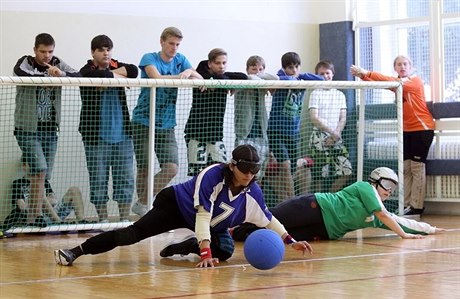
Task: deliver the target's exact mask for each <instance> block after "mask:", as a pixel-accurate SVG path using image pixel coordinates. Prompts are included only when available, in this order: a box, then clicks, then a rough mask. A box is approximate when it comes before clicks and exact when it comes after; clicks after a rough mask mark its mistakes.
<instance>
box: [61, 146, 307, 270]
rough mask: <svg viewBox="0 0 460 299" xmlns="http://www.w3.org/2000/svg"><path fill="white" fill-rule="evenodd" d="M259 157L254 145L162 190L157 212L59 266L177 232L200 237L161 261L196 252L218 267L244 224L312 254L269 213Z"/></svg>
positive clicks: (71, 252) (85, 246) (70, 254)
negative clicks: (235, 231)
mask: <svg viewBox="0 0 460 299" xmlns="http://www.w3.org/2000/svg"><path fill="white" fill-rule="evenodd" d="M259 161H260V159H259V155H258V154H257V151H256V149H255V148H254V147H253V146H251V145H240V146H238V147H236V148H235V149H234V150H233V152H232V160H231V162H230V163H219V164H213V165H211V166H209V167H207V168H205V169H204V170H203V171H201V172H200V173H199V174H198V175H197V176H195V177H193V178H192V179H190V180H188V181H186V182H184V183H181V184H177V185H174V186H170V187H167V188H165V189H163V190H162V191H160V192H159V193H158V195H157V197H156V199H155V202H154V203H153V208H152V209H151V210H150V211H149V212H148V213H147V214H146V215H145V216H143V217H142V218H141V219H139V220H138V221H136V222H135V223H134V224H132V225H131V226H129V227H126V228H122V229H118V230H114V231H109V232H104V233H102V234H99V235H97V236H94V237H92V238H89V239H88V240H86V241H85V242H83V243H82V244H81V245H79V246H77V247H75V248H72V249H58V250H55V252H54V254H55V259H56V262H57V263H58V264H60V265H64V266H70V265H72V263H73V262H74V261H75V259H77V258H78V257H79V256H81V255H86V254H98V253H103V252H107V251H109V250H112V249H114V248H115V247H118V246H123V245H131V244H134V243H137V242H139V241H141V240H143V239H146V238H148V237H152V236H155V235H158V234H161V233H164V232H167V231H169V230H172V229H178V228H188V229H190V230H193V231H194V232H195V236H194V237H193V238H187V239H186V240H184V241H183V242H180V243H178V244H170V245H168V246H167V247H165V248H164V249H163V250H162V251H161V252H160V255H161V256H162V257H167V256H171V255H174V254H181V255H186V254H189V253H195V254H197V255H199V256H200V258H201V261H200V262H199V263H198V264H197V267H213V266H214V265H215V264H216V263H218V262H219V260H227V259H228V258H230V257H231V256H232V254H233V251H234V244H233V241H232V239H231V237H230V235H229V233H228V228H230V227H233V226H236V225H239V224H241V223H243V222H249V223H253V224H255V225H257V226H259V227H267V228H270V229H272V230H274V231H275V232H277V233H278V234H279V235H280V236H281V238H283V240H284V242H285V243H286V244H290V245H292V247H293V248H294V249H296V250H299V251H302V252H305V251H308V252H310V253H311V252H312V248H311V246H310V244H308V243H307V242H305V241H299V242H298V241H295V240H294V239H293V238H292V237H291V236H290V235H289V234H288V232H287V231H286V230H285V229H284V227H283V225H281V223H280V222H279V221H278V220H277V219H276V218H275V217H273V215H272V214H271V212H270V211H269V210H268V209H267V207H266V205H265V201H264V197H263V193H262V190H261V189H260V187H259V185H258V184H257V183H256V182H255V175H256V174H257V172H258V171H259V170H260V163H259Z"/></svg>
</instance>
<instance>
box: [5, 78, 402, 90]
mask: <svg viewBox="0 0 460 299" xmlns="http://www.w3.org/2000/svg"><path fill="white" fill-rule="evenodd" d="M37 84H40V85H44V86H106V87H107V86H114V87H115V86H130V87H177V88H186V87H189V88H190V87H202V86H206V87H212V88H229V87H231V88H260V87H266V88H305V89H316V88H338V89H364V88H397V87H399V86H400V83H399V82H376V81H372V82H371V81H365V82H364V81H298V80H292V81H291V80H197V79H119V78H117V79H109V78H76V77H59V78H57V77H16V76H0V85H37Z"/></svg>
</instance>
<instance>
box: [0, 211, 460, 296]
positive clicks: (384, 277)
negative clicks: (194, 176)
mask: <svg viewBox="0 0 460 299" xmlns="http://www.w3.org/2000/svg"><path fill="white" fill-rule="evenodd" d="M422 220H423V221H426V222H429V223H431V224H433V225H436V226H438V227H444V228H447V229H449V231H448V232H445V233H442V234H438V235H431V236H427V237H426V238H424V239H421V240H403V239H400V238H399V237H397V236H396V235H394V234H392V233H391V232H390V231H385V230H379V229H366V230H364V231H359V232H355V233H351V234H348V235H346V237H345V238H344V239H343V240H340V241H321V242H312V245H313V247H314V250H315V252H314V254H313V255H312V256H305V257H302V255H301V254H300V253H298V252H296V251H294V250H293V249H292V248H286V256H285V258H284V260H283V261H282V262H281V264H280V265H278V266H277V267H275V268H274V269H271V270H267V271H261V270H256V269H254V268H253V267H251V266H249V265H248V264H247V262H246V261H245V259H244V256H243V249H242V247H243V245H242V243H237V247H236V251H235V254H234V256H233V257H232V258H231V259H230V260H229V261H227V262H222V263H220V264H219V265H218V266H217V267H216V268H214V269H209V268H208V269H197V268H194V265H195V264H196V263H197V262H198V256H190V255H189V256H186V257H182V258H181V257H177V258H176V257H174V258H161V257H160V256H159V251H160V250H161V248H162V247H163V246H164V245H165V244H167V243H168V242H170V241H171V240H173V239H181V238H183V237H184V236H186V235H188V234H189V232H188V231H185V230H176V231H175V232H174V233H165V234H163V235H160V236H156V237H153V238H150V239H147V240H144V241H143V242H141V243H139V244H135V245H132V246H127V247H123V248H116V249H115V250H113V251H111V252H108V253H104V254H100V255H96V256H83V257H80V258H79V259H78V260H77V261H76V262H75V264H74V265H73V266H72V267H63V266H58V265H56V264H55V262H54V257H53V250H54V249H57V248H69V247H73V246H76V245H78V244H80V243H81V242H83V241H84V240H85V239H86V238H88V237H90V236H92V235H94V234H95V233H80V234H79V233H69V234H47V235H29V234H22V235H18V236H17V237H15V238H7V239H2V240H0V253H1V254H0V298H48V299H52V298H265V299H268V298H373V299H375V298H401V299H402V298H417V299H424V298H460V216H449V217H447V216H424V217H423V219H422Z"/></svg>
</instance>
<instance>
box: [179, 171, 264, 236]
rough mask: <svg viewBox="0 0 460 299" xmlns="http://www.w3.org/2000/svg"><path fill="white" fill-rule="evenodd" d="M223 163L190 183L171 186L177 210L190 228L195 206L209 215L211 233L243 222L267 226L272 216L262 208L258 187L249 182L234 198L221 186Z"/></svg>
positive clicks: (195, 211)
mask: <svg viewBox="0 0 460 299" xmlns="http://www.w3.org/2000/svg"><path fill="white" fill-rule="evenodd" d="M224 168H225V164H214V165H211V166H209V167H207V168H205V169H204V170H203V171H201V172H200V173H199V174H198V175H197V176H195V177H193V178H192V179H191V180H189V181H187V182H185V183H182V184H178V185H175V186H174V190H175V192H176V199H177V204H178V206H179V210H180V211H181V213H182V215H183V216H184V218H185V220H186V221H187V223H188V224H189V225H190V227H195V219H196V213H197V211H198V210H197V209H198V206H203V207H204V209H206V211H208V212H210V213H211V214H212V218H211V228H210V229H211V231H215V232H218V231H224V230H226V229H228V228H229V227H234V226H236V225H239V224H241V223H243V222H249V223H253V224H255V225H257V226H259V227H266V226H267V225H268V223H269V222H270V221H271V219H272V214H271V212H270V211H269V210H268V208H267V206H266V205H265V201H264V196H263V193H262V190H261V189H260V187H259V185H258V184H257V183H255V182H253V183H251V184H250V185H249V186H248V187H246V188H245V189H244V190H243V191H241V192H240V193H239V194H237V195H235V196H233V195H232V193H231V191H230V189H229V187H228V186H227V185H226V184H225V183H224Z"/></svg>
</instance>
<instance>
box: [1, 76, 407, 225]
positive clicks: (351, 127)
mask: <svg viewBox="0 0 460 299" xmlns="http://www.w3.org/2000/svg"><path fill="white" fill-rule="evenodd" d="M34 86H36V87H39V88H40V89H43V90H47V89H49V90H48V91H49V92H53V90H54V89H56V88H57V89H60V90H61V99H60V100H61V101H60V102H61V103H60V104H61V106H60V108H59V109H60V110H61V111H60V112H61V113H60V114H61V116H60V119H61V121H60V125H59V131H58V140H57V149H56V155H55V161H54V167H53V171H52V175H50V180H49V182H50V185H51V186H52V190H53V191H54V197H55V201H56V202H57V203H59V202H60V201H62V198H63V197H64V195H65V194H66V192H67V191H68V189H69V188H70V187H77V188H78V189H79V190H80V191H81V194H82V201H83V207H84V208H83V211H84V212H83V217H81V215H79V216H77V213H76V212H75V209H72V207H67V208H69V210H68V211H67V212H68V213H69V214H68V215H67V216H66V217H64V218H63V219H61V220H59V221H57V220H54V221H53V219H51V220H49V222H48V225H47V226H46V227H33V226H28V225H27V223H24V221H23V222H20V221H19V222H18V223H15V224H14V225H12V226H9V227H8V228H7V229H8V231H9V232H12V233H27V232H53V231H74V230H78V231H80V230H93V229H103V230H106V229H115V228H121V227H125V226H127V225H130V223H132V221H135V220H136V219H138V216H137V215H135V214H134V213H132V212H131V211H130V215H129V221H121V219H120V215H121V212H120V210H119V208H120V206H121V205H120V204H119V202H117V198H115V197H117V196H118V195H117V194H119V193H117V192H119V188H118V187H117V186H116V185H117V184H118V183H117V182H118V181H119V180H118V179H119V178H118V177H117V176H116V175H115V172H114V167H115V166H114V165H117V164H116V163H115V162H117V161H116V159H115V161H112V162H113V163H114V165H111V166H112V169H111V172H109V173H107V175H108V177H107V179H106V184H105V185H103V186H102V187H101V188H103V189H104V190H103V191H104V196H106V198H107V211H108V221H104V222H100V219H101V218H100V217H98V211H97V209H95V205H94V203H93V202H91V200H90V199H91V198H93V196H94V192H97V191H100V190H98V189H97V188H94V184H93V189H92V188H91V186H90V176H89V174H88V167H91V165H89V164H88V156H87V155H88V152H87V148H85V146H84V145H83V140H82V136H81V134H80V132H79V122H80V113H82V110H81V108H82V104H81V93H80V90H81V89H80V88H81V87H94V88H95V90H98V91H104V90H110V89H111V88H117V87H121V88H123V89H124V90H125V93H126V102H127V106H128V110H129V115H130V118H131V120H132V118H133V113H134V112H133V111H134V109H135V107H136V105H137V103H138V99H139V95H140V93H141V89H142V88H150V106H149V110H148V112H147V113H148V116H149V123H150V124H155V123H157V124H158V121H160V120H157V119H155V115H157V116H158V115H160V116H162V114H161V113H162V112H161V111H162V110H161V109H163V108H164V107H162V106H161V105H155V104H154V103H156V102H157V100H158V97H159V93H158V92H157V90H158V89H159V88H167V91H168V92H174V93H177V97H176V101H175V103H174V104H175V108H176V109H175V114H174V115H175V117H174V119H175V124H174V126H173V127H174V137H175V139H176V141H177V155H178V159H179V160H178V162H179V163H178V165H177V174H176V175H174V176H173V178H172V179H171V180H169V181H168V182H167V183H166V184H165V185H171V184H176V183H180V182H184V181H186V180H187V179H189V178H190V176H189V174H190V169H189V163H190V161H189V160H190V153H188V149H187V142H186V140H185V139H186V138H187V136H188V135H186V134H185V133H184V132H185V128H186V124H187V121H188V120H189V118H190V111H191V109H192V106H193V105H195V103H194V102H193V99H194V92H195V95H197V92H205V93H206V92H207V93H208V94H210V96H209V97H207V98H206V97H205V100H207V101H209V103H205V105H204V106H203V107H205V108H206V110H203V111H202V114H203V115H201V123H200V125H199V126H198V127H197V126H195V130H198V131H199V133H200V134H201V135H200V136H207V134H213V132H214V131H213V130H215V128H210V127H209V125H210V124H211V122H212V121H209V119H210V118H213V117H218V118H219V119H220V118H221V119H222V122H223V123H222V129H223V132H222V140H221V141H222V145H223V147H222V148H225V154H226V155H225V157H226V159H227V160H226V162H229V159H230V158H231V151H232V150H233V148H234V147H235V146H236V145H237V144H238V143H244V142H249V143H251V142H252V144H255V145H257V146H261V144H259V143H258V142H259V141H260V142H261V143H264V142H266V140H262V139H260V138H259V137H257V136H256V135H257V134H262V133H263V134H262V135H260V136H265V135H264V134H265V133H266V132H261V130H262V131H263V130H266V129H267V128H266V127H265V126H264V124H263V123H264V120H262V121H261V122H259V123H258V124H256V125H254V123H255V122H253V121H252V120H251V121H250V120H249V119H248V117H249V118H251V117H253V118H259V119H260V118H261V117H262V115H260V113H266V115H265V116H264V117H265V121H266V122H270V121H271V120H270V118H271V117H273V116H272V115H270V114H271V112H274V109H278V108H279V107H274V106H273V105H274V103H273V97H276V96H279V95H280V94H283V96H287V95H289V96H292V97H293V96H297V94H298V95H299V96H301V97H302V98H301V99H298V101H297V103H294V104H293V105H294V106H295V107H294V106H289V105H288V106H289V107H288V106H286V107H282V108H283V109H282V110H283V111H284V112H283V113H287V114H289V113H291V114H292V115H289V116H293V115H294V114H295V113H297V114H298V115H297V116H298V117H299V118H300V127H299V129H300V140H298V144H297V148H298V153H297V156H296V157H294V158H292V160H291V161H290V162H291V164H292V167H291V173H290V174H291V178H292V182H293V184H292V187H293V188H294V189H293V191H294V194H298V193H300V192H319V191H323V192H326V191H329V190H330V188H331V186H333V185H334V183H335V182H336V179H337V178H338V177H340V174H338V173H343V171H344V170H343V169H345V168H348V164H346V163H345V162H346V161H345V162H344V161H342V160H340V159H338V158H337V157H342V156H344V157H346V159H345V160H348V163H349V164H350V165H351V174H350V175H349V176H347V180H346V182H345V183H344V184H349V183H352V182H354V181H356V180H367V176H368V174H369V173H370V171H371V170H372V169H373V168H376V167H380V166H388V167H391V168H393V169H394V170H395V171H396V172H397V173H398V176H399V177H400V184H399V190H398V192H395V194H393V195H392V197H391V199H390V201H389V202H390V205H389V206H388V209H389V210H391V211H394V212H398V211H399V212H402V209H403V198H402V196H403V194H404V192H403V179H402V175H403V170H402V165H403V161H402V144H403V143H402V87H401V85H400V84H399V83H398V82H361V81H329V82H326V81H324V82H323V81H272V80H179V79H159V80H153V79H107V78H66V77H64V78H53V77H40V78H32V77H0V100H1V102H2V104H1V110H0V115H1V118H0V121H1V122H2V126H1V128H0V139H1V149H0V152H1V156H2V161H1V162H0V223H2V222H4V221H5V220H6V218H8V216H9V215H10V214H11V212H12V210H13V209H14V208H15V205H16V204H17V200H15V202H14V204H15V205H13V198H12V197H13V191H12V189H11V188H12V184H13V182H14V181H15V180H18V179H20V178H22V177H25V176H26V173H24V169H23V168H22V164H23V163H22V162H21V156H22V150H21V147H20V146H19V145H18V140H17V136H15V135H14V132H15V113H16V114H17V113H18V110H17V109H16V108H17V107H16V93H17V90H18V88H17V87H34ZM331 89H337V90H340V91H345V95H346V96H345V98H346V104H347V107H346V108H347V112H346V116H347V119H346V126H345V129H344V130H343V132H342V136H341V137H342V140H343V145H344V146H345V147H344V149H345V152H343V151H344V149H343V148H340V151H342V152H341V153H340V154H337V153H336V152H337V150H335V152H334V153H333V154H332V151H331V153H328V154H326V156H324V155H323V154H318V153H317V152H314V150H313V143H312V140H313V139H315V138H316V137H317V136H319V135H315V136H313V131H312V130H313V127H314V126H313V125H312V123H311V120H310V113H309V104H310V97H311V94H312V92H313V91H314V90H331ZM389 89H393V90H395V91H396V92H395V93H394V95H393V93H392V92H391V91H389ZM222 90H223V91H225V92H214V93H213V91H222ZM253 91H256V92H253ZM277 93H278V94H277ZM382 93H388V94H390V95H391V96H390V97H393V99H394V100H393V102H392V103H388V102H387V103H383V104H382V103H380V102H379V101H378V100H377V99H378V97H380V96H381V94H382ZM212 94H215V98H213V96H212ZM222 94H225V97H222ZM261 96H262V98H261ZM160 97H161V95H160ZM387 97H388V95H387ZM370 99H372V100H371V101H370ZM158 101H159V102H158V103H160V102H161V98H160V99H159V100H158ZM31 103H32V104H31V105H32V106H31V107H30V109H32V108H33V109H36V108H37V107H39V108H40V109H42V108H44V107H40V106H37V105H39V104H37V103H36V101H35V99H31ZM255 103H258V104H255ZM395 103H396V104H395ZM254 105H263V107H260V106H254ZM286 105H287V104H286ZM222 106H223V107H224V108H223V110H222ZM254 107H257V109H255V108H254ZM326 107H327V105H326ZM48 108H49V107H48ZM261 108H264V109H261ZM53 109H56V108H53ZM95 109H96V108H95ZM158 109H160V110H158ZM251 109H252V110H251ZM254 109H255V110H254ZM325 109H328V108H325ZM218 111H223V113H224V114H223V115H218V114H219V113H218ZM249 111H252V112H251V113H252V114H250V113H249ZM331 111H336V110H333V109H332V110H331ZM97 113H100V112H97ZM159 113H160V114H159ZM168 113H170V112H168ZM331 113H332V112H331ZM326 114H327V113H326ZM285 116H286V115H285ZM264 117H262V118H264ZM327 117H328V118H331V119H334V118H338V115H329V116H327ZM251 123H252V125H253V126H254V128H253V130H252V129H251V128H246V129H248V132H246V133H247V136H245V137H244V138H241V139H238V138H239V137H238V136H239V135H238V132H239V130H241V128H242V127H243V126H246V127H247V126H248V125H251ZM261 124H262V125H261ZM268 126H269V129H270V130H271V132H272V135H271V136H270V138H271V139H272V140H271V143H273V142H275V143H276V142H277V140H276V138H277V137H276V136H280V138H281V137H282V136H281V133H280V132H281V131H282V130H281V129H280V130H278V129H277V127H276V124H275V125H268ZM135 128H139V127H135ZM95 131H97V130H96V129H95ZM249 131H251V132H249ZM145 132H148V143H149V149H150V150H148V151H147V152H146V153H145V154H146V155H148V156H147V157H137V156H135V155H134V152H133V157H132V160H133V162H132V169H133V176H134V187H133V188H131V191H130V192H132V201H129V204H130V205H131V204H133V203H134V202H136V201H137V199H138V194H137V191H138V190H137V188H136V187H138V185H137V183H138V182H137V180H136V179H137V175H136V174H137V170H138V168H137V165H138V163H139V161H141V160H143V161H148V162H147V163H148V180H147V190H148V199H149V203H148V205H149V206H151V204H152V201H153V200H154V189H155V179H154V177H155V175H156V174H157V173H158V172H159V171H160V162H159V161H163V160H164V159H163V157H162V156H160V157H159V156H158V155H157V154H158V153H156V152H155V150H153V149H155V139H156V137H158V136H156V134H157V133H158V132H156V130H148V129H147V131H139V130H137V129H135V130H133V132H132V134H134V135H135V134H145ZM214 133H215V132H214ZM277 134H278V135H277ZM135 137H139V136H137V135H136V136H135ZM192 138H193V137H192ZM258 138H259V139H258ZM317 141H318V140H317ZM268 144H269V143H268V142H267V143H266V144H263V146H261V147H259V148H260V149H262V150H264V151H263V153H262V152H260V153H261V155H263V157H262V158H263V160H264V167H263V169H262V171H261V172H260V174H259V177H258V180H259V182H260V183H261V185H262V186H263V191H264V194H265V196H266V202H267V205H268V206H274V205H275V204H277V203H278V202H280V201H282V200H283V199H285V198H283V195H282V194H284V191H286V190H284V189H285V185H284V182H283V178H284V176H281V175H280V173H282V171H283V167H284V166H283V163H282V162H281V163H280V162H278V161H277V159H276V157H275V155H273V153H271V151H270V147H268ZM259 148H258V149H259ZM160 155H161V154H160ZM315 157H316V158H315ZM207 158H208V160H209V161H208V162H212V161H213V160H212V157H211V156H209V157H207ZM315 159H317V160H316V161H315ZM332 159H335V160H336V162H331V161H332ZM321 161H322V162H321ZM325 161H326V162H325ZM337 161H341V162H343V163H344V164H343V165H339V164H338V162H337ZM315 163H316V165H317V166H319V165H320V164H321V163H323V164H324V166H323V167H322V168H321V167H320V168H314V165H315ZM327 165H329V166H327ZM326 166H327V167H326ZM333 167H335V170H334V169H332V168H333ZM115 171H116V168H115ZM114 176H115V177H114ZM114 178H115V180H114ZM317 183H318V184H317ZM114 184H115V186H114ZM279 184H280V185H279ZM318 186H320V187H318ZM344 186H345V185H344ZM315 188H317V189H315ZM318 188H321V190H320V189H318ZM29 192H30V191H29ZM44 196H45V195H44ZM56 202H52V203H51V204H53V205H55V206H54V207H55V208H56ZM58 207H59V206H58ZM42 210H43V211H45V212H44V213H46V208H45V207H42ZM47 217H48V218H52V217H50V215H47Z"/></svg>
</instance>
